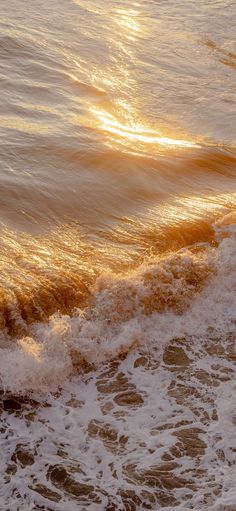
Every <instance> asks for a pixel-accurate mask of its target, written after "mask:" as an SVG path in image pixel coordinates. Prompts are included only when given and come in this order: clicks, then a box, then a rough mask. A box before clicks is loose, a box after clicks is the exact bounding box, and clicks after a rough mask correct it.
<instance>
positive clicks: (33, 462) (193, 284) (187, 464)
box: [0, 217, 236, 511]
mask: <svg viewBox="0 0 236 511" xmlns="http://www.w3.org/2000/svg"><path fill="white" fill-rule="evenodd" d="M231 220H234V217H231ZM216 229H217V236H218V238H219V239H220V241H219V242H218V243H217V244H216V245H210V244H209V245H207V244H203V245H202V244H200V245H195V246H193V247H189V248H188V249H182V250H180V251H178V252H177V253H174V254H170V255H168V256H165V257H162V258H160V259H158V260H157V261H155V260H151V261H149V264H147V263H145V265H142V266H141V267H140V268H139V269H138V270H133V272H132V273H131V274H129V275H127V276H124V275H122V276H121V277H118V276H117V275H112V274H109V276H103V277H99V279H98V280H97V282H96V283H95V284H94V285H93V288H92V290H91V297H90V303H89V305H88V306H87V307H86V308H85V309H84V310H82V309H77V310H75V311H74V313H73V314H72V315H70V316H69V315H63V314H60V315H59V314H56V315H53V316H52V317H51V318H50V319H49V321H48V322H47V323H35V324H34V325H31V327H30V328H31V335H30V336H29V335H28V336H27V337H22V338H20V339H15V342H12V340H11V345H8V346H5V347H2V349H1V362H0V375H1V385H2V390H3V391H4V393H3V395H2V407H3V411H2V420H3V425H2V428H1V436H2V440H4V443H3V444H2V449H3V451H2V452H3V455H2V461H1V463H2V474H3V478H4V486H3V487H2V506H3V508H5V507H6V506H7V505H10V509H15V510H18V509H23V510H26V509H47V510H48V509H50V510H51V509H52V510H57V511H62V510H64V509H65V508H68V509H70V510H71V511H74V510H77V509H80V510H84V509H90V510H92V511H93V510H94V511H96V510H109V511H110V510H120V511H121V510H126V509H129V510H130V509H131V510H137V511H143V510H144V509H155V510H156V509H160V508H161V509H164V510H165V511H167V510H176V511H177V510H180V509H186V510H188V509H194V510H196V511H198V510H199V509H201V510H207V511H232V510H233V509H235V506H236V501H235V493H234V484H235V473H234V470H235V448H236V444H235V440H236V436H235V413H234V406H233V401H234V395H235V394H234V393H235V321H236V316H235V310H236V302H235V286H236V281H235V278H236V276H235V251H236V229H235V225H233V224H232V222H231V221H230V219H229V218H225V219H223V221H221V223H220V224H219V223H218V225H217V227H216ZM226 231H227V232H226ZM55 392H56V393H55ZM20 396H22V397H20ZM26 396H28V397H26ZM29 396H31V397H30V398H29ZM29 437H30V442H29ZM4 506H5V507H4ZM40 506H41V507H40Z"/></svg>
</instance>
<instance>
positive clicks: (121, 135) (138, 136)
mask: <svg viewBox="0 0 236 511" xmlns="http://www.w3.org/2000/svg"><path fill="white" fill-rule="evenodd" d="M91 113H92V114H94V115H95V117H96V119H97V123H98V128H99V129H100V130H102V131H103V132H105V133H107V134H111V135H113V137H114V141H115V142H118V143H119V142H120V143H121V144H123V145H124V142H127V145H128V146H130V144H131V149H132V143H136V144H137V143H141V144H145V145H146V144H150V145H151V144H152V145H166V146H178V147H199V146H197V144H196V143H194V142H190V141H187V140H181V139H174V138H170V137H166V136H161V135H160V134H157V132H156V131H155V132H154V131H153V130H148V129H147V128H146V127H145V126H144V125H142V124H137V123H135V122H134V121H133V120H132V118H131V119H129V121H128V119H127V123H126V124H125V123H122V122H120V121H119V120H117V119H116V118H115V116H114V115H112V114H110V113H109V112H107V111H105V110H102V109H99V108H94V107H93V108H91ZM126 117H127V116H126Z"/></svg>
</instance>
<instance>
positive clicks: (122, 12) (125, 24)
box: [114, 9, 141, 39]
mask: <svg viewBox="0 0 236 511" xmlns="http://www.w3.org/2000/svg"><path fill="white" fill-rule="evenodd" d="M138 15H139V11H137V10H136V9H117V11H116V16H115V19H114V21H115V23H117V24H118V25H119V26H120V27H121V28H122V29H123V30H124V33H125V35H126V37H128V38H131V39H134V36H135V32H139V31H140V30H141V25H140V23H139V22H138V19H137V18H138ZM131 34H132V35H131Z"/></svg>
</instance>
